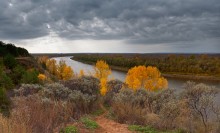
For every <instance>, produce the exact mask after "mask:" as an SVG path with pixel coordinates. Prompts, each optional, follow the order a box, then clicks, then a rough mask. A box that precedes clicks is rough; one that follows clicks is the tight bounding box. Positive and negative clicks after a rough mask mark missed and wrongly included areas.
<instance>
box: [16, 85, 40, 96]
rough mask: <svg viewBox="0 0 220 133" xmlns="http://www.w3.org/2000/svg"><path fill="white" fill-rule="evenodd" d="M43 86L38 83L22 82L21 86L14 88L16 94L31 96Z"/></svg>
mask: <svg viewBox="0 0 220 133" xmlns="http://www.w3.org/2000/svg"><path fill="white" fill-rule="evenodd" d="M42 88H43V87H42V86H41V85H38V84H22V85H21V87H20V88H18V89H14V93H15V95H16V96H29V95H33V94H36V93H38V91H39V90H41V89H42Z"/></svg>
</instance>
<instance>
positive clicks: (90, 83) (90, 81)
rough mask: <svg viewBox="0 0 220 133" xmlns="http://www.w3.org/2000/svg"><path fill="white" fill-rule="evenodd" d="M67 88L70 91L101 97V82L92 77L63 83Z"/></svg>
mask: <svg viewBox="0 0 220 133" xmlns="http://www.w3.org/2000/svg"><path fill="white" fill-rule="evenodd" d="M61 84H63V85H64V86H65V87H68V88H69V89H70V90H78V91H81V92H82V93H83V94H88V95H95V96H97V97H98V95H99V80H98V79H96V78H94V77H92V76H83V77H82V78H76V79H72V80H68V81H61Z"/></svg>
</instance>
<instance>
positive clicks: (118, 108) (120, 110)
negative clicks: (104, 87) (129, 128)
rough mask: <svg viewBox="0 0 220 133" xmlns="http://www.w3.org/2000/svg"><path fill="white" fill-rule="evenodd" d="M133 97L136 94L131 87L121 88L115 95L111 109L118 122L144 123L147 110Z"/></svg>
mask: <svg viewBox="0 0 220 133" xmlns="http://www.w3.org/2000/svg"><path fill="white" fill-rule="evenodd" d="M138 91H139V90H138ZM144 91H146V90H144ZM135 97H136V94H135V93H134V91H133V90H131V89H122V90H121V91H120V92H119V93H118V94H116V95H115V97H114V101H113V104H112V110H113V113H114V114H115V116H116V118H117V120H118V121H119V122H122V123H129V124H145V123H146V114H147V112H148V110H147V108H143V107H141V106H140V103H138V101H137V100H135Z"/></svg>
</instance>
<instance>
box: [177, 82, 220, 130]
mask: <svg viewBox="0 0 220 133" xmlns="http://www.w3.org/2000/svg"><path fill="white" fill-rule="evenodd" d="M218 93H219V90H217V89H216V88H215V87H213V86H208V85H205V84H202V83H200V84H196V83H194V82H187V83H186V84H185V86H184V91H183V92H182V94H181V96H182V99H183V100H185V101H186V104H187V106H188V108H189V110H190V113H191V114H189V115H192V117H193V120H194V121H196V122H195V123H196V124H197V125H199V126H197V125H195V127H198V130H199V132H205V133H207V132H211V131H212V130H213V125H216V124H215V123H216V122H214V121H213V119H212V117H211V115H212V114H216V118H217V119H218V118H219V115H218V113H216V111H217V110H216V107H218V106H219V105H218V103H217V102H216V100H215V98H216V96H217V94H218Z"/></svg>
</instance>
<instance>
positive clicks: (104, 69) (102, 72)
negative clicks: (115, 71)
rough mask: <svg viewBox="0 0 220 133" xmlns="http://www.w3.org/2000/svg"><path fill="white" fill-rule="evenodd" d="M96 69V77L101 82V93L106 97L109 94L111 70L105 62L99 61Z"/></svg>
mask: <svg viewBox="0 0 220 133" xmlns="http://www.w3.org/2000/svg"><path fill="white" fill-rule="evenodd" d="M94 69H95V74H94V75H95V77H96V78H98V79H99V80H100V93H101V95H102V96H104V95H105V94H106V93H107V81H108V76H109V75H110V74H111V69H110V67H109V65H108V64H107V63H106V62H105V61H103V60H99V61H97V62H96V65H95V68H94Z"/></svg>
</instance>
